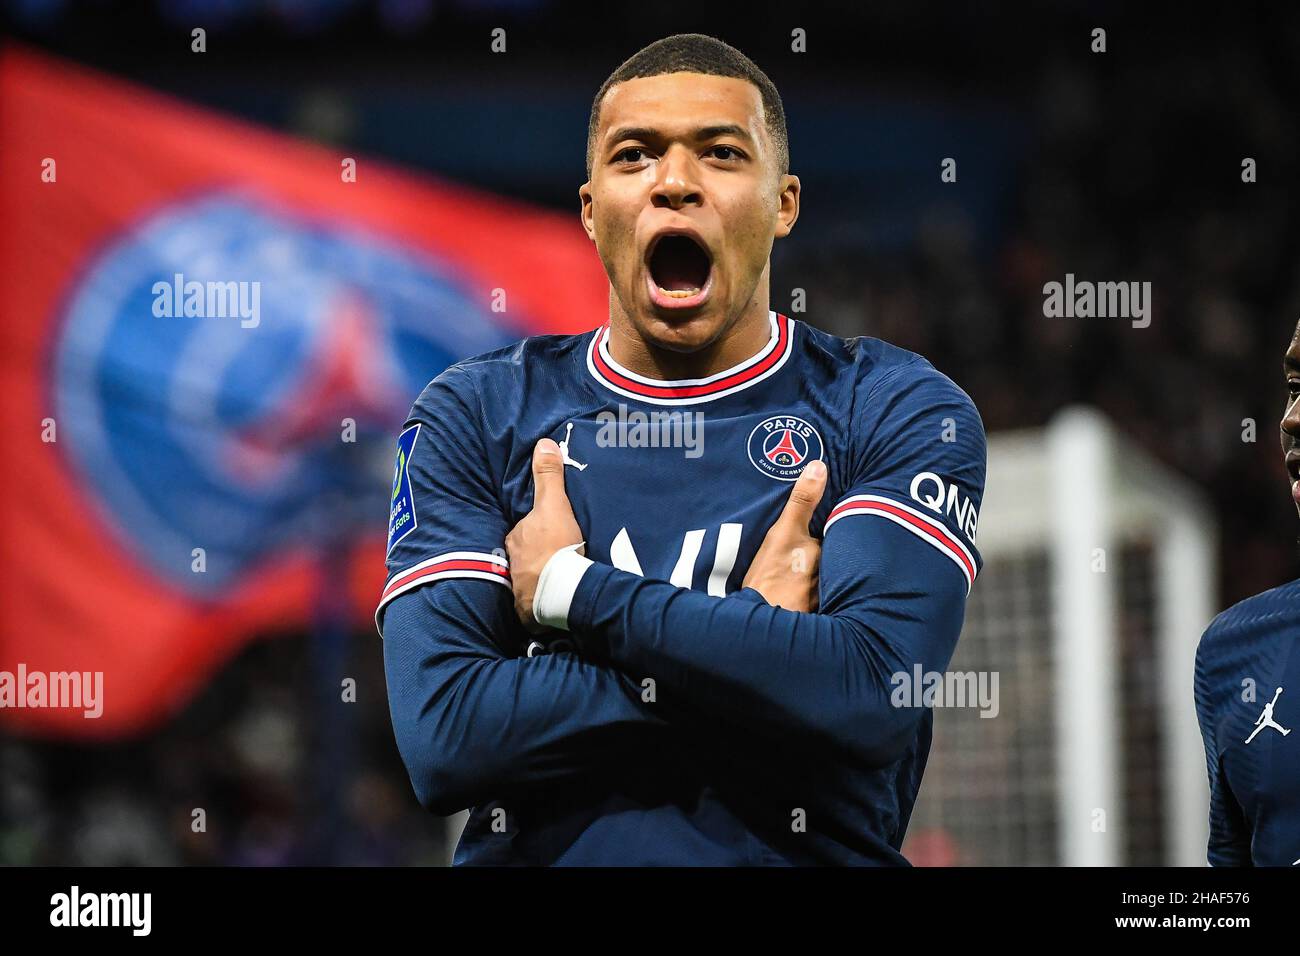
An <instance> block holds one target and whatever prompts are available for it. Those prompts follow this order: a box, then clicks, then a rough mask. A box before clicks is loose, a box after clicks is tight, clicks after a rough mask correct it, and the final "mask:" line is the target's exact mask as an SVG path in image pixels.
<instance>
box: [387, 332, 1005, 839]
mask: <svg viewBox="0 0 1300 956" xmlns="http://www.w3.org/2000/svg"><path fill="white" fill-rule="evenodd" d="M769 325H770V337H769V341H768V343H767V345H766V346H765V347H764V348H763V349H762V350H761V351H760V352H759V353H758V354H756V355H754V356H752V357H751V358H750V359H748V360H747V361H745V362H743V363H741V364H739V365H737V366H735V367H734V368H731V369H728V370H726V371H724V372H721V373H718V374H716V375H712V376H709V377H707V378H704V379H698V380H690V381H660V380H654V379H648V378H645V377H643V376H640V375H637V374H635V373H633V372H632V371H630V370H628V369H626V368H623V367H621V366H620V365H619V364H618V363H617V362H615V361H614V359H613V357H612V355H611V354H610V351H609V348H608V334H609V330H608V327H607V326H606V327H602V328H600V329H596V330H594V331H593V332H589V333H585V334H582V335H575V336H537V337H533V338H529V339H526V340H524V341H522V342H520V343H518V344H516V345H514V346H511V347H509V348H505V349H500V350H497V351H494V352H491V353H488V354H486V355H483V356H479V357H477V358H474V359H470V360H467V361H464V362H461V363H459V364H457V365H455V366H453V367H452V368H450V369H448V370H447V371H446V372H444V373H443V374H442V375H440V376H439V377H438V378H437V379H435V380H434V381H433V382H432V383H430V385H429V386H428V387H427V388H426V389H425V391H424V393H423V394H422V395H421V396H420V398H419V399H418V400H417V401H416V403H415V405H414V407H413V409H412V411H411V416H410V419H409V421H408V423H407V425H406V427H405V429H404V430H403V431H402V433H401V435H400V437H399V440H398V458H397V468H396V470H395V477H394V484H393V498H392V510H391V515H390V522H389V550H388V562H387V563H388V569H389V576H388V580H387V584H386V585H385V588H384V591H383V595H382V597H381V600H380V605H379V609H378V611H377V612H376V618H377V623H378V624H379V627H380V631H381V633H382V635H383V638H384V660H385V668H386V675H387V679H388V685H389V702H390V711H391V715H392V719H393V726H394V730H395V733H396V737H397V741H398V746H399V749H400V751H401V753H402V756H403V759H404V761H405V763H406V766H407V768H408V771H409V773H410V776H411V781H412V784H413V786H414V789H415V792H416V795H417V797H418V798H419V799H420V801H421V802H422V803H423V804H424V805H425V806H426V807H428V808H430V809H431V810H434V811H436V812H440V813H450V812H453V811H456V810H459V809H462V808H472V812H471V816H470V820H469V823H468V825H467V827H466V830H465V833H464V835H463V837H462V839H461V843H460V846H459V847H458V849H457V852H456V857H455V860H456V862H457V863H522V864H669V865H675V864H710V865H721V864H810V863H858V864H872V863H875V864H904V863H905V862H906V861H905V860H904V858H903V856H902V855H901V853H900V852H899V848H900V846H901V845H902V840H903V836H904V833H905V830H906V827H907V822H908V818H909V816H910V814H911V810H912V806H913V804H914V802H915V799H916V794H917V790H918V788H919V786H920V781H921V776H922V773H923V771H924V769H925V761H926V757H927V755H928V753H929V746H930V739H931V728H932V713H931V711H930V710H929V709H927V708H924V707H916V706H912V705H911V702H910V700H908V701H906V702H904V703H902V704H901V705H900V704H899V702H898V700H899V698H898V695H896V694H894V693H893V691H894V690H895V687H896V686H897V678H898V675H900V674H902V675H910V674H912V673H913V672H914V670H915V668H916V667H917V666H918V665H919V666H920V668H921V669H922V671H924V672H935V671H943V670H944V669H945V668H946V667H947V666H948V663H949V661H950V659H951V656H952V654H953V651H954V648H955V646H956V642H957V637H958V634H959V632H960V630H961V624H962V617H963V613H964V608H965V602H966V598H967V595H968V593H969V591H970V589H971V586H972V584H973V582H974V579H975V577H976V575H977V573H978V571H979V568H980V564H981V559H980V556H979V553H978V551H977V549H976V547H975V534H976V529H977V524H978V514H979V505H980V499H981V496H982V493H983V485H984V474H985V439H984V430H983V426H982V424H981V422H980V419H979V416H978V414H977V412H976V410H975V407H974V405H973V404H972V402H971V401H970V399H969V398H968V397H967V396H966V394H965V393H964V392H962V391H961V389H959V388H958V387H957V386H956V385H955V384H953V382H952V381H951V380H950V379H948V378H947V377H945V376H944V375H942V374H941V373H939V372H938V371H936V370H935V369H934V368H933V367H932V366H931V365H930V364H929V363H928V362H926V361H925V360H924V359H923V358H921V357H919V356H917V355H915V354H913V353H910V352H907V351H904V350H902V349H898V348H895V347H893V346H890V345H888V344H886V343H883V342H881V341H879V340H876V339H872V338H866V337H859V338H852V339H843V338H839V337H836V336H833V335H829V334H826V333H823V332H821V331H818V330H816V329H814V328H812V327H810V326H808V325H806V324H803V323H800V322H796V321H794V320H791V319H789V318H787V317H785V316H782V315H778V314H776V313H771V314H770V315H769ZM543 437H551V438H554V439H555V440H556V441H558V442H560V445H561V450H562V452H563V456H564V459H565V462H566V464H565V469H564V471H565V485H566V491H567V494H568V497H569V500H570V502H571V503H572V505H573V509H574V515H575V517H576V519H577V521H578V524H579V527H580V528H581V530H582V532H583V535H584V538H585V549H584V550H585V555H586V557H587V558H588V559H590V560H591V561H592V562H594V563H593V564H592V565H590V566H589V567H587V568H586V569H585V571H584V572H583V573H582V575H581V579H580V580H578V581H576V582H575V587H574V590H573V592H572V601H571V605H570V607H569V610H568V620H567V627H568V632H567V633H565V632H563V631H561V632H557V634H556V635H555V636H556V637H559V638H560V639H558V640H549V641H543V642H541V643H542V644H546V645H548V646H549V649H550V651H551V653H536V651H537V650H538V648H539V646H540V645H539V643H538V642H536V641H534V640H533V638H532V637H531V636H530V635H529V634H528V633H527V632H526V631H525V630H524V629H523V627H522V626H521V625H520V624H519V622H518V621H517V620H516V618H515V612H514V606H513V600H512V595H511V591H510V579H509V561H508V559H507V556H506V551H505V548H504V540H505V536H506V534H507V533H508V532H509V530H510V529H511V528H512V527H513V526H514V524H516V523H517V522H518V521H519V520H520V519H522V518H523V517H524V516H525V515H527V514H528V512H529V510H530V509H531V507H532V492H533V489H532V477H531V467H530V465H531V456H532V450H533V447H534V445H535V444H536V442H537V441H538V440H539V439H541V438H543ZM814 459H821V460H822V461H824V462H825V463H826V465H827V469H828V478H827V488H826V493H825V495H824V497H823V499H822V503H821V505H820V506H819V507H818V509H817V511H816V513H815V515H814V518H813V521H812V522H811V525H810V530H811V532H812V533H813V534H814V535H815V536H816V537H818V538H820V539H821V544H822V550H821V556H820V565H819V607H818V610H817V612H816V613H811V614H806V613H798V612H794V611H788V610H784V609H782V608H777V607H772V606H769V605H767V604H766V603H765V602H764V601H763V600H762V598H761V596H760V595H758V594H757V592H754V591H752V590H749V589H743V588H742V587H741V582H742V581H743V579H744V576H745V571H746V570H747V568H748V566H749V563H750V561H752V559H753V557H754V555H755V554H756V553H757V551H758V549H759V547H760V545H761V544H762V541H763V538H764V536H765V534H766V532H767V530H768V528H769V527H770V526H771V525H772V524H773V522H774V521H775V520H776V518H777V516H778V515H779V514H780V512H781V509H782V508H783V507H784V505H785V503H786V500H787V498H788V496H789V493H790V489H791V487H792V483H793V482H794V480H795V479H796V478H797V477H798V475H799V473H800V472H801V471H802V469H803V467H804V466H805V465H806V464H807V463H808V462H809V461H812V460H814Z"/></svg>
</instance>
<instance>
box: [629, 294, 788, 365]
mask: <svg viewBox="0 0 1300 956" xmlns="http://www.w3.org/2000/svg"><path fill="white" fill-rule="evenodd" d="M760 305H761V308H755V307H753V306H751V308H750V309H749V310H747V311H746V313H745V314H744V315H743V316H741V318H740V319H739V320H738V321H737V322H736V323H735V324H734V325H733V326H732V327H731V328H730V329H728V330H727V331H726V332H724V333H723V334H722V335H721V336H720V337H719V338H718V340H717V341H715V342H713V343H711V344H709V345H707V346H705V347H704V348H702V349H698V350H697V351H694V352H676V351H673V350H672V349H666V348H663V347H662V346H660V345H656V344H655V343H653V342H648V341H646V340H645V339H644V338H642V336H641V334H640V333H639V332H638V331H637V329H636V327H635V326H634V325H633V324H632V322H631V321H630V320H629V319H627V318H626V317H625V316H617V317H616V316H611V317H610V330H609V351H610V355H611V356H613V359H614V361H615V362H617V363H618V364H619V365H622V366H623V367H624V368H626V369H628V370H630V371H633V372H635V373H637V374H638V375H644V376H646V377H647V378H653V379H659V380H661V381H680V380H682V379H694V378H707V377H708V376H710V375H716V374H717V373H718V372H723V371H726V370H727V369H729V368H733V367H735V366H737V365H740V364H741V363H742V362H744V361H745V360H746V359H749V358H753V357H754V356H755V355H757V354H758V353H759V352H761V351H762V350H763V348H764V346H766V345H767V343H768V340H769V339H770V338H771V336H772V326H771V323H770V322H769V321H768V309H767V305H766V303H760Z"/></svg>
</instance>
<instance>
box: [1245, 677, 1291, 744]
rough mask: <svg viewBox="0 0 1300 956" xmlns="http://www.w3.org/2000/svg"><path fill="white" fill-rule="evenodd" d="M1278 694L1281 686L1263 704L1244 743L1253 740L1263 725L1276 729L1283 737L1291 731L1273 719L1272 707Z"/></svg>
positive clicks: (1274, 705) (1280, 691)
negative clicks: (1260, 712) (1262, 709)
mask: <svg viewBox="0 0 1300 956" xmlns="http://www.w3.org/2000/svg"><path fill="white" fill-rule="evenodd" d="M1280 696H1282V688H1281V687H1279V688H1278V689H1277V693H1275V694H1274V695H1273V699H1272V700H1270V701H1269V702H1268V703H1267V704H1265V705H1264V713H1262V714H1260V715H1259V717H1257V718H1256V719H1255V729H1254V730H1252V731H1251V732H1250V736H1249V737H1247V738H1246V743H1250V742H1251V741H1252V740H1254V739H1255V736H1256V735H1257V734H1258V733H1259V732H1260V731H1261V730H1263V729H1264V728H1265V727H1268V728H1271V729H1272V730H1276V731H1277V732H1278V733H1279V734H1281V735H1282V736H1283V737H1285V736H1287V735H1288V734H1289V733H1291V731H1290V730H1289V729H1288V728H1286V727H1283V726H1282V725H1281V724H1279V723H1278V722H1277V721H1276V720H1274V719H1273V708H1274V707H1276V706H1277V699H1278V698H1279V697H1280Z"/></svg>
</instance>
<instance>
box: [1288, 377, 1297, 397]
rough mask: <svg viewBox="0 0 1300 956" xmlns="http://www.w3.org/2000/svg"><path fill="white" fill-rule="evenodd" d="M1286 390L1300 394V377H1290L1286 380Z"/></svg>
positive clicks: (1293, 393)
mask: <svg viewBox="0 0 1300 956" xmlns="http://www.w3.org/2000/svg"><path fill="white" fill-rule="evenodd" d="M1286 390H1287V391H1288V392H1290V393H1291V394H1292V395H1300V378H1289V379H1287V380H1286Z"/></svg>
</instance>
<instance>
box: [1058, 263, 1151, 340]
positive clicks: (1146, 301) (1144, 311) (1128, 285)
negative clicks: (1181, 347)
mask: <svg viewBox="0 0 1300 956" xmlns="http://www.w3.org/2000/svg"><path fill="white" fill-rule="evenodd" d="M1043 315H1045V316H1046V317H1047V318H1049V319H1059V318H1067V319H1073V318H1080V319H1091V318H1094V317H1095V318H1098V319H1109V318H1120V319H1132V320H1133V323H1132V324H1133V328H1135V329H1145V328H1146V327H1147V326H1148V325H1150V324H1151V283H1150V282H1089V281H1087V280H1081V281H1079V282H1075V281H1074V273H1073V272H1067V273H1066V274H1065V282H1064V283H1060V282H1048V283H1046V284H1045V285H1044V286H1043Z"/></svg>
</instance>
